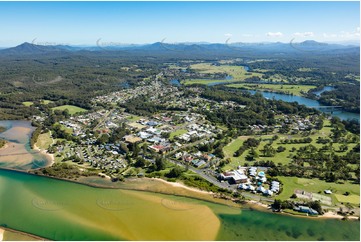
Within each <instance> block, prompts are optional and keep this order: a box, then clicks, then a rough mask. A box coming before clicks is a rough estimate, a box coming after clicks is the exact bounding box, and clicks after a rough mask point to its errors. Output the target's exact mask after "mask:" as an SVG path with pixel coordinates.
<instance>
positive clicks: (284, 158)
mask: <svg viewBox="0 0 361 242" xmlns="http://www.w3.org/2000/svg"><path fill="white" fill-rule="evenodd" d="M329 124H330V121H329V120H325V121H324V127H323V128H322V129H321V130H320V131H317V132H316V133H315V134H312V135H310V136H309V137H310V138H312V142H311V143H310V144H311V145H313V146H315V147H316V148H318V149H319V148H321V147H322V146H324V145H323V144H318V143H316V142H317V138H318V137H328V136H329V135H330V134H331V127H330V126H329ZM273 135H274V134H272V135H271V134H270V135H262V136H260V135H253V136H241V138H240V137H238V138H237V139H235V140H234V141H232V142H231V143H229V144H228V145H226V146H225V147H224V148H223V152H224V154H225V158H226V159H227V158H230V159H231V162H230V163H229V164H227V165H225V166H224V167H223V169H224V170H229V169H233V168H235V167H237V166H238V165H241V166H243V165H244V164H245V163H248V164H249V165H252V164H253V161H247V160H246V157H247V155H248V153H249V149H248V150H246V151H245V152H244V153H243V154H242V155H241V156H239V157H233V153H234V152H235V151H236V150H237V149H238V148H239V147H241V145H242V144H243V141H245V140H246V139H248V138H255V139H261V143H260V145H259V146H258V147H257V148H256V149H255V150H256V151H257V153H258V155H259V157H258V158H256V159H255V161H267V160H270V161H273V162H274V163H275V164H276V165H277V164H278V163H281V164H283V165H286V164H288V163H289V162H291V160H292V158H291V157H292V156H293V155H294V154H296V152H291V149H292V148H296V149H299V148H300V147H303V146H307V145H310V144H307V143H305V144H290V143H288V144H281V140H286V139H301V138H304V137H302V136H301V135H300V134H296V135H283V134H277V135H278V137H279V138H278V140H276V141H274V142H273V144H272V147H273V148H274V149H277V147H279V146H283V147H284V148H285V149H286V150H285V151H283V152H279V153H278V152H276V154H275V156H274V157H264V156H263V152H262V150H263V147H264V146H265V145H266V144H268V143H269V142H270V141H271V138H272V136H273ZM349 135H351V133H349ZM355 145H356V144H350V147H353V146H355ZM340 146H341V144H339V143H333V145H332V147H333V149H334V151H335V152H336V154H337V155H346V153H347V151H345V152H338V150H339V147H340ZM349 149H351V148H349Z"/></svg>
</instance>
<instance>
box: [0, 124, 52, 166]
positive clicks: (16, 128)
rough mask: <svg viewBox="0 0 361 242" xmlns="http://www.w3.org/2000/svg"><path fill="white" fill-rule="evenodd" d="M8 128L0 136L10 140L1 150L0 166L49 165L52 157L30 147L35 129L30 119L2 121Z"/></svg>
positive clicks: (3, 125)
mask: <svg viewBox="0 0 361 242" xmlns="http://www.w3.org/2000/svg"><path fill="white" fill-rule="evenodd" d="M0 126H2V127H4V128H6V130H5V131H4V132H2V133H0V138H2V139H5V140H6V141H8V143H7V145H6V147H5V148H2V150H1V152H0V168H1V167H2V168H13V169H18V170H29V169H36V168H40V167H45V166H48V165H49V164H50V163H51V158H50V157H49V156H46V155H44V154H42V153H40V152H39V151H35V150H33V149H31V147H30V138H31V133H32V132H33V131H34V130H35V128H34V127H32V126H31V123H30V122H28V121H11V120H6V121H0Z"/></svg>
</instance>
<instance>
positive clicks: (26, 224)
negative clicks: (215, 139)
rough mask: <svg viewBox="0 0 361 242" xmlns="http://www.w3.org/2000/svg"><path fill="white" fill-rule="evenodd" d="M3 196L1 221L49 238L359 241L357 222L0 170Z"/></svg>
mask: <svg viewBox="0 0 361 242" xmlns="http://www.w3.org/2000/svg"><path fill="white" fill-rule="evenodd" d="M0 194H1V196H2V202H1V204H2V205H1V208H0V213H1V216H0V224H2V225H6V226H8V227H10V228H13V229H17V230H21V231H24V232H28V233H32V234H36V235H38V236H42V237H44V238H49V239H52V240H85V241H86V240H88V241H89V240H245V241H252V240H284V241H290V240H320V239H322V240H358V237H359V234H360V232H359V225H360V223H359V221H341V220H335V219H308V218H299V217H293V216H285V215H280V214H276V213H271V212H263V211H258V210H255V209H242V210H235V209H231V208H230V207H228V206H226V205H220V204H215V203H210V202H206V201H202V200H197V199H192V198H186V197H179V196H174V195H164V194H159V193H151V192H141V191H131V190H122V189H103V188H94V187H89V186H86V185H82V184H76V183H72V182H67V181H62V180H57V179H52V178H48V177H40V176H36V175H30V174H26V173H21V172H16V171H6V170H1V169H0ZM15 215H16V216H15ZM20 215H21V216H20ZM34 218H36V219H35V220H34ZM44 224H46V227H44ZM260 231H262V233H260Z"/></svg>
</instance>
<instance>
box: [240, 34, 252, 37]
mask: <svg viewBox="0 0 361 242" xmlns="http://www.w3.org/2000/svg"><path fill="white" fill-rule="evenodd" d="M242 37H254V35H253V34H242Z"/></svg>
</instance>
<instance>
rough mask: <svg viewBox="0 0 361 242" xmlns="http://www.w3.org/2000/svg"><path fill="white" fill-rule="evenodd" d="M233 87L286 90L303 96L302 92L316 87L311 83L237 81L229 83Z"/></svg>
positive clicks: (288, 92) (275, 90) (285, 91)
mask: <svg viewBox="0 0 361 242" xmlns="http://www.w3.org/2000/svg"><path fill="white" fill-rule="evenodd" d="M227 86H228V87H233V88H246V89H252V90H258V91H271V92H284V93H287V94H292V95H295V96H302V93H307V92H308V91H309V90H310V89H313V88H316V86H311V85H280V84H256V85H255V84H247V83H237V84H230V85H227Z"/></svg>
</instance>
